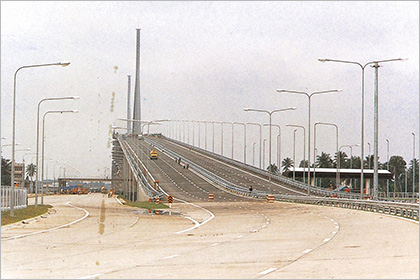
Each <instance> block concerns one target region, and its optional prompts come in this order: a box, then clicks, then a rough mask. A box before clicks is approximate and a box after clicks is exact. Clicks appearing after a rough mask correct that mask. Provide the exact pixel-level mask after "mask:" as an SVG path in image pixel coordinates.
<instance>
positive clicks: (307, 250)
mask: <svg viewBox="0 0 420 280" xmlns="http://www.w3.org/2000/svg"><path fill="white" fill-rule="evenodd" d="M310 251H312V249H306V250H305V251H303V252H302V253H304V254H306V253H309V252H310Z"/></svg>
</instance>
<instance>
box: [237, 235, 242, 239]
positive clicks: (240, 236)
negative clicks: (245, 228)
mask: <svg viewBox="0 0 420 280" xmlns="http://www.w3.org/2000/svg"><path fill="white" fill-rule="evenodd" d="M242 237H244V236H243V235H239V236H236V239H239V238H242Z"/></svg>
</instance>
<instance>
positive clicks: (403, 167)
mask: <svg viewBox="0 0 420 280" xmlns="http://www.w3.org/2000/svg"><path fill="white" fill-rule="evenodd" d="M337 163H339V167H340V169H360V168H361V166H360V164H361V160H360V157H359V156H351V157H349V156H348V155H347V154H346V153H345V152H343V151H340V152H339V154H337V153H335V154H334V158H333V157H332V156H331V155H330V154H329V153H326V152H322V153H321V154H319V155H317V157H316V161H315V163H313V164H312V165H311V168H314V167H315V168H337ZM373 163H374V159H373V155H368V156H366V157H365V159H364V160H363V168H364V169H373ZM294 165H295V164H294V162H293V159H291V158H289V157H287V158H285V159H283V160H282V168H283V170H282V173H284V172H287V171H293V167H294ZM308 165H309V162H308V161H307V160H305V161H303V160H302V161H301V162H300V163H299V166H298V167H308ZM378 168H379V169H381V170H388V171H390V172H391V173H392V176H393V177H394V179H392V183H391V184H390V191H395V192H403V191H405V182H407V189H408V191H409V192H411V191H412V186H413V170H414V172H415V174H414V175H415V191H416V192H417V191H418V179H419V160H418V159H414V160H413V159H412V160H410V161H409V163H408V164H407V162H406V161H405V160H404V158H403V157H402V156H398V155H394V156H391V157H390V159H389V162H378ZM267 170H268V171H271V172H272V173H279V170H278V167H277V166H276V165H275V164H272V165H271V166H268V167H267ZM297 180H302V178H297ZM349 180H350V179H343V180H342V182H340V183H348V182H344V181H349ZM354 181H355V184H354V188H355V189H356V188H359V189H360V179H359V180H357V179H354ZM331 184H332V185H333V186H334V185H335V180H333V179H325V178H320V179H319V184H318V185H319V186H321V187H324V188H329V187H331ZM379 189H380V190H379V191H386V180H380V182H379Z"/></svg>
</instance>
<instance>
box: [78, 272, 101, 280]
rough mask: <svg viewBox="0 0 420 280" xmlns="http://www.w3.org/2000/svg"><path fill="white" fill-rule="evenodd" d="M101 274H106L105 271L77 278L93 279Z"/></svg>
mask: <svg viewBox="0 0 420 280" xmlns="http://www.w3.org/2000/svg"><path fill="white" fill-rule="evenodd" d="M101 275H104V274H103V273H102V274H93V275H89V276H85V277H82V278H77V279H91V278H94V277H98V276H101Z"/></svg>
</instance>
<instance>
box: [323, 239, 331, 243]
mask: <svg viewBox="0 0 420 280" xmlns="http://www.w3.org/2000/svg"><path fill="white" fill-rule="evenodd" d="M330 240H331V238H325V239H324V240H323V242H328V241H330Z"/></svg>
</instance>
